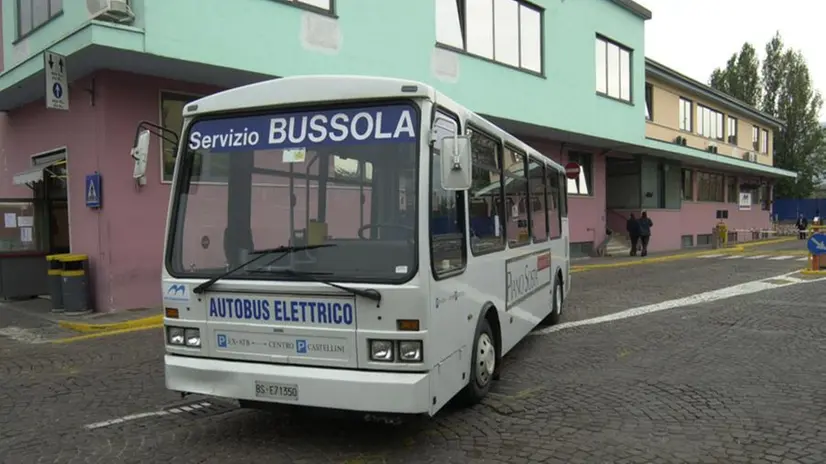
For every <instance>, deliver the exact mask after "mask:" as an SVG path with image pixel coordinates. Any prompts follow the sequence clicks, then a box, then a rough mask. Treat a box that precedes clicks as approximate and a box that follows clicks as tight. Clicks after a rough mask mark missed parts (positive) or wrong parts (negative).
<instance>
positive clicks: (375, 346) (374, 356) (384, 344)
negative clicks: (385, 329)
mask: <svg viewBox="0 0 826 464" xmlns="http://www.w3.org/2000/svg"><path fill="white" fill-rule="evenodd" d="M394 355H395V353H393V342H392V341H390V340H370V361H379V362H393V360H394V358H395V356H394Z"/></svg>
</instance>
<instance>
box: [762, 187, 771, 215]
mask: <svg viewBox="0 0 826 464" xmlns="http://www.w3.org/2000/svg"><path fill="white" fill-rule="evenodd" d="M771 194H772V190H771V187H769V186H768V185H762V186H760V203H761V208H762V209H763V211H771V206H772V198H771Z"/></svg>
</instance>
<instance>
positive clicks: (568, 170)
mask: <svg viewBox="0 0 826 464" xmlns="http://www.w3.org/2000/svg"><path fill="white" fill-rule="evenodd" d="M581 170H582V168H581V167H579V164H577V163H574V162H573V161H572V162H570V163H568V164H566V165H565V176H567V177H568V179H576V178H577V177H579V173H580V171H581Z"/></svg>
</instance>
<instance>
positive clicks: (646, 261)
mask: <svg viewBox="0 0 826 464" xmlns="http://www.w3.org/2000/svg"><path fill="white" fill-rule="evenodd" d="M741 251H745V249H744V248H743V247H741V246H736V247H732V248H718V249H716V250H703V251H693V252H690V253H680V254H677V255H668V256H657V257H654V258H648V257H646V258H641V259H639V260H636V261H620V262H618V263H602V264H580V265H578V266H571V272H572V273H574V272H585V271H590V270H593V269H610V268H614V267H628V266H642V265H643V264H655V263H664V262H668V261H677V260H680V259H686V258H693V257H695V256H703V255H713V254H718V253H720V252H725V253H737V252H741Z"/></svg>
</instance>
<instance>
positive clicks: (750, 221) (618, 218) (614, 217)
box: [608, 169, 771, 251]
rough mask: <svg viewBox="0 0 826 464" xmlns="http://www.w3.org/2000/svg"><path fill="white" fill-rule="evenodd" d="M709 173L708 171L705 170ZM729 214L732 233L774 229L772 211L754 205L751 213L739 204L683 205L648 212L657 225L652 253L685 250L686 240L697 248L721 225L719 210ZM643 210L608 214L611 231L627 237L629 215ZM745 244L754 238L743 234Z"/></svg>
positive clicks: (695, 186)
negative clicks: (699, 239)
mask: <svg viewBox="0 0 826 464" xmlns="http://www.w3.org/2000/svg"><path fill="white" fill-rule="evenodd" d="M703 170H704V171H708V170H707V169H703ZM749 180H751V181H755V180H756V179H750V178H748V177H739V178H738V185H739V183H740V182H744V181H749ZM693 183H694V189H693V192H694V195H693V198H695V199H696V198H697V190H698V187H699V182H698V180H697V176H696V175H694V176H693ZM724 192H725V193H724V197H725V199H726V200H728V198H727V197H728V190H727V189H724ZM723 209H724V210H728V218H727V219H724V220H723V222H724V223H725V224H726V226H727V227H728V230H729V231H730V232H732V231H735V230H749V231H751V230H765V229H769V228H771V211H766V210H763V209H762V205H760V204H756V205H755V204H753V205H751V209H749V210H740V209H739V207H738V204H737V203H736V202H734V203H730V202H727V201H726V202H713V201H683V202H682V204H681V208H680V209H650V208H649V209H647V210H646V211H647V213H648V216H649V217H650V218H651V221H652V222H653V223H654V227H652V228H651V241H650V242H649V244H648V249H649V251H666V250H675V249H679V248H682V236H683V235H691V236H693V237H694V238H693V243H694V245H697V235H707V234H710V233H712V229H713V228H714V227H715V226H716V225H717V224H718V223H719V222H720V220H719V219H717V214H716V213H717V211H718V210H723ZM641 210H642V209H641V208H638V209H613V210H611V211H609V212H608V227H610V228H611V229H612V230H614V231H617V232H619V233H620V234H622V235H626V232H625V220H626V219H627V218H628V215H629V214H631V213H634V215H635V216H636V217H639V216H640V214H639V213H640V212H641ZM738 239H739V240H741V241H747V240H751V239H752V237H751V236H750V234H740V236H739V237H738Z"/></svg>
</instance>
